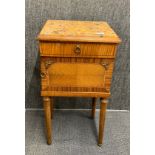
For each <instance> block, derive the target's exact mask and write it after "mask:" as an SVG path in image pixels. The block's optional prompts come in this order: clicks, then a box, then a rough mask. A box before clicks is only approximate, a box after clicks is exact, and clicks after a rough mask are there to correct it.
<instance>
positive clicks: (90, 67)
mask: <svg viewBox="0 0 155 155" xmlns="http://www.w3.org/2000/svg"><path fill="white" fill-rule="evenodd" d="M38 40H39V49H40V66H41V71H40V75H41V96H42V97H43V106H44V112H45V124H46V135H47V143H48V144H51V141H52V140H51V138H52V123H51V119H52V116H53V97H55V96H60V97H61V96H63V97H65V96H66V97H92V112H91V116H92V118H94V116H95V105H96V99H97V98H100V101H101V102H100V119H99V136H98V145H99V146H100V145H101V144H102V139H103V132H104V122H105V113H106V107H107V102H108V101H107V98H108V97H109V96H110V85H111V79H112V72H113V68H114V62H115V56H116V49H117V46H118V44H119V43H120V42H121V40H120V39H119V37H118V36H117V35H116V33H115V32H114V31H113V30H112V29H111V28H110V26H109V25H108V24H107V23H106V22H92V21H67V20H48V21H47V22H46V23H45V25H44V27H43V28H42V30H41V32H40V34H39V35H38Z"/></svg>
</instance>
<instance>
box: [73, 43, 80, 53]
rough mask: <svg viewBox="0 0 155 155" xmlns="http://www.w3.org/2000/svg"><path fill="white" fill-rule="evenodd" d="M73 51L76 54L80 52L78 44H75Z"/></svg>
mask: <svg viewBox="0 0 155 155" xmlns="http://www.w3.org/2000/svg"><path fill="white" fill-rule="evenodd" d="M74 52H75V53H76V54H80V53H81V49H80V45H76V47H75V50H74Z"/></svg>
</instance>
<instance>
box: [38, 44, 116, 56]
mask: <svg viewBox="0 0 155 155" xmlns="http://www.w3.org/2000/svg"><path fill="white" fill-rule="evenodd" d="M115 51H116V44H103V43H65V42H40V54H41V56H58V57H61V56H62V57H101V58H114V57H115Z"/></svg>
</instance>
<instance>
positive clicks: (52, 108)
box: [51, 97, 54, 118]
mask: <svg viewBox="0 0 155 155" xmlns="http://www.w3.org/2000/svg"><path fill="white" fill-rule="evenodd" d="M53 113H54V103H53V97H51V118H53Z"/></svg>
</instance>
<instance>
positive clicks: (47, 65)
mask: <svg viewBox="0 0 155 155" xmlns="http://www.w3.org/2000/svg"><path fill="white" fill-rule="evenodd" d="M51 64H52V61H51V60H46V61H45V68H46V69H47V68H48V67H49V66H50V65H51Z"/></svg>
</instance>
